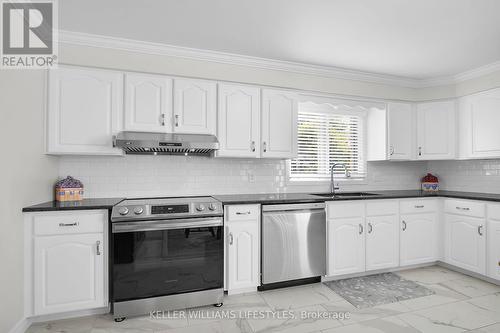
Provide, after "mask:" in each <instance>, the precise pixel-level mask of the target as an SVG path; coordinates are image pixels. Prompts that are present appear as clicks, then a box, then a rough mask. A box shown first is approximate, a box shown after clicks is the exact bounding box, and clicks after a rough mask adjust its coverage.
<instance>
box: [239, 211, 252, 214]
mask: <svg viewBox="0 0 500 333" xmlns="http://www.w3.org/2000/svg"><path fill="white" fill-rule="evenodd" d="M236 215H250V211H247V212H236Z"/></svg>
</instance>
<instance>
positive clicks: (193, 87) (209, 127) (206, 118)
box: [173, 78, 217, 135]
mask: <svg viewBox="0 0 500 333" xmlns="http://www.w3.org/2000/svg"><path fill="white" fill-rule="evenodd" d="M216 113H217V83H216V82H213V81H206V80H194V79H180V78H179V79H174V114H173V131H174V132H175V133H188V134H213V135H215V132H216V130H215V129H216Z"/></svg>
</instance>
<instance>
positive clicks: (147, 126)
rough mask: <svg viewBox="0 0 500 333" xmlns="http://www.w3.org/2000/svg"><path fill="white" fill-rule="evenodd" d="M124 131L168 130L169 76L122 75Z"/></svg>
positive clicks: (170, 119)
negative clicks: (123, 77) (123, 86)
mask: <svg viewBox="0 0 500 333" xmlns="http://www.w3.org/2000/svg"><path fill="white" fill-rule="evenodd" d="M125 130H127V131H138V132H167V131H172V79H170V78H166V77H162V76H159V75H147V74H135V73H127V74H125Z"/></svg>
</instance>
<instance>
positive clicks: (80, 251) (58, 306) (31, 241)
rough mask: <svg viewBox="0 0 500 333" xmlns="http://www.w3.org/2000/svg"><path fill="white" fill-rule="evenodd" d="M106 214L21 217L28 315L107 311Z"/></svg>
mask: <svg viewBox="0 0 500 333" xmlns="http://www.w3.org/2000/svg"><path fill="white" fill-rule="evenodd" d="M107 219H108V213H107V211H104V210H103V211H101V210H98V211H74V212H73V211H72V212H49V213H30V214H26V216H25V226H26V228H25V229H26V234H25V246H26V251H25V256H26V258H25V274H26V278H25V281H26V285H25V289H26V293H25V294H26V301H25V306H26V311H25V312H26V315H27V317H32V316H40V315H49V314H57V313H63V312H69V311H79V310H89V309H99V308H107V306H108V280H107V276H108V275H107V261H108V260H107V257H108V255H109V254H108V247H107Z"/></svg>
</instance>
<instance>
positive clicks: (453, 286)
mask: <svg viewBox="0 0 500 333" xmlns="http://www.w3.org/2000/svg"><path fill="white" fill-rule="evenodd" d="M398 274H400V275H401V276H402V277H404V278H406V279H408V280H413V281H416V282H417V283H420V284H422V285H425V286H426V287H428V288H430V289H432V290H434V291H435V294H434V295H430V296H425V297H421V298H417V299H412V300H407V301H402V302H398V303H392V304H386V305H381V306H376V307H372V308H367V309H356V308H354V307H353V306H352V305H351V304H350V303H348V302H347V301H345V300H344V299H343V298H341V297H340V296H339V295H337V294H335V293H334V292H333V291H332V290H330V289H329V288H327V287H325V286H324V285H322V284H319V283H318V284H313V285H307V286H300V287H292V288H286V289H279V290H272V291H266V292H259V293H252V294H245V295H236V296H227V297H226V298H225V300H224V306H223V307H222V308H221V310H227V311H224V312H225V313H227V314H228V315H229V314H231V315H233V316H235V317H234V318H228V319H221V318H220V316H217V314H219V315H220V314H221V312H217V311H221V310H219V309H216V308H213V307H205V308H200V309H196V310H199V311H197V312H196V313H197V314H200V313H201V314H204V316H205V318H194V316H191V317H190V316H189V315H188V314H186V317H185V318H166V319H153V318H150V317H149V316H145V317H138V318H129V319H127V320H125V321H123V322H121V323H115V322H114V321H113V320H112V318H111V316H109V315H101V316H90V317H83V318H77V319H67V320H60V321H54V322H49V323H43V324H35V325H33V326H32V327H30V329H29V330H28V332H29V333H56V332H58V333H62V332H65V333H87V332H88V333H115V332H116V333H136V332H137V333H191V332H193V333H205V332H209V333H212V332H213V333H216V332H217V333H232V332H291V333H293V332H297V333H307V332H314V333H318V332H322V333H347V332H353V333H360V332H361V333H364V332H366V333H380V332H388V333H392V332H394V333H405V332H411V333H418V332H423V333H428V332H429V333H431V332H436V333H446V332H466V331H469V332H476V333H477V332H489V333H491V332H500V286H496V285H493V284H490V283H487V282H484V281H481V280H478V279H475V278H472V277H469V276H466V275H463V274H460V273H456V272H453V271H450V270H448V269H446V268H442V267H439V266H431V267H426V268H419V269H412V270H406V271H401V272H399V273H398ZM240 313H241V314H244V315H245V316H247V318H241V315H240ZM347 313H348V314H349V315H350V316H349V318H347V317H338V316H341V315H345V314H347ZM261 314H265V315H268V316H267V317H266V318H256V316H259V315H261ZM270 314H273V315H274V317H272V316H270ZM318 314H323V315H325V314H326V315H332V316H335V315H337V317H333V318H332V317H330V318H318ZM278 315H279V317H278ZM250 317H251V318H250Z"/></svg>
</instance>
